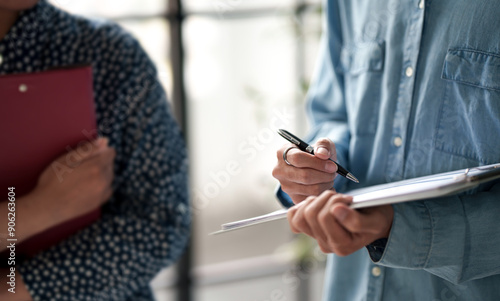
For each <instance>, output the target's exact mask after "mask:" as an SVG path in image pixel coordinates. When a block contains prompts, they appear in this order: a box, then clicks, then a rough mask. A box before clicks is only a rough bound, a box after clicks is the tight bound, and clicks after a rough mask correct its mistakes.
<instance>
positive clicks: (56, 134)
mask: <svg viewBox="0 0 500 301" xmlns="http://www.w3.org/2000/svg"><path fill="white" fill-rule="evenodd" d="M0 107H1V110H0V141H1V145H2V146H1V147H0V191H2V192H3V195H0V202H5V201H6V200H7V193H8V190H7V188H8V187H15V192H16V198H19V197H21V196H22V195H24V194H26V193H28V192H30V191H31V190H32V189H33V188H34V187H35V186H36V183H37V180H38V176H39V175H40V174H41V173H42V171H43V170H44V169H45V168H46V167H47V166H48V165H50V163H51V162H53V161H54V160H55V159H56V158H58V157H59V156H60V155H62V154H64V153H66V152H68V151H70V150H72V149H75V148H76V146H77V145H78V144H79V143H81V142H85V141H90V140H93V139H95V138H96V136H97V130H96V118H95V108H94V94H93V83H92V69H91V67H78V68H72V69H60V70H52V71H46V72H40V73H30V74H17V75H8V76H0ZM66 175H67V174H66ZM63 179H64V175H63ZM2 205H5V204H2ZM19 214H22V212H16V215H19ZM100 214H101V211H100V209H98V210H96V211H93V212H91V213H89V214H85V215H83V216H80V217H78V218H76V219H73V220H70V221H67V222H64V223H62V224H59V225H57V226H55V227H53V228H51V229H48V230H47V231H45V232H42V233H39V234H37V235H35V236H33V237H31V238H29V239H27V240H25V241H23V242H21V243H18V244H17V245H16V253H17V254H20V255H25V256H33V255H34V254H36V253H37V252H39V251H41V250H43V249H46V248H48V247H50V246H52V245H54V244H56V243H58V242H60V241H62V240H64V239H65V238H67V237H69V236H70V235H72V234H74V233H75V232H77V231H78V230H80V229H82V228H84V227H86V226H88V225H90V224H91V223H93V222H94V221H96V220H97V219H99V217H100ZM5 219H6V217H5V218H4V217H2V218H1V220H5Z"/></svg>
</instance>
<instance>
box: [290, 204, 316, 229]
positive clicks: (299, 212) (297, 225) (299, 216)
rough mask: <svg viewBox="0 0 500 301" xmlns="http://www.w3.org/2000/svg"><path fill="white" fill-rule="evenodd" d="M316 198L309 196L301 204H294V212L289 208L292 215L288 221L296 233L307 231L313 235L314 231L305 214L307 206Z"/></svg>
mask: <svg viewBox="0 0 500 301" xmlns="http://www.w3.org/2000/svg"><path fill="white" fill-rule="evenodd" d="M312 200H314V198H313V197H308V198H306V199H305V200H304V201H302V202H301V203H300V204H298V205H295V206H293V207H292V208H291V209H292V212H290V210H291V209H288V210H289V214H290V216H287V217H289V219H288V223H289V224H290V228H291V229H292V231H293V232H294V233H301V232H302V233H305V234H307V235H309V236H311V237H313V236H312V235H313V233H312V231H311V228H310V226H309V224H308V223H307V219H306V218H305V216H304V209H305V208H306V207H307V205H308V204H309V203H310V202H311V201H312Z"/></svg>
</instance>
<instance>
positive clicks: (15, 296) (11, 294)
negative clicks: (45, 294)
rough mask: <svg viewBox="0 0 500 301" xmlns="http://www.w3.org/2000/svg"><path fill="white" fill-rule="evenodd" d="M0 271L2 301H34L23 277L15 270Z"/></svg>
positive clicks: (0, 297) (0, 298)
mask: <svg viewBox="0 0 500 301" xmlns="http://www.w3.org/2000/svg"><path fill="white" fill-rule="evenodd" d="M11 269H12V268H10V269H0V275H1V276H0V278H1V279H2V281H0V300H3V301H29V300H32V298H31V295H30V293H29V292H28V289H27V288H26V285H25V284H24V281H23V279H22V278H21V276H20V275H19V274H18V273H17V272H16V271H15V268H14V270H11Z"/></svg>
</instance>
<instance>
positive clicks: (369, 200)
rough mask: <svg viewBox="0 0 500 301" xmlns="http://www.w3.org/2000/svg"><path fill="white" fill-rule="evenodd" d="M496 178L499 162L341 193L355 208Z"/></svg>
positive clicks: (243, 223)
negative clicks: (350, 200)
mask: <svg viewBox="0 0 500 301" xmlns="http://www.w3.org/2000/svg"><path fill="white" fill-rule="evenodd" d="M497 179H500V163H496V164H491V165H485V166H478V167H474V168H467V169H461V170H456V171H451V172H446V173H440V174H435V175H431V176H425V177H419V178H414V179H409V180H403V181H398V182H393V183H388V184H381V185H375V186H371V187H366V188H361V189H356V190H351V191H348V192H346V193H345V194H346V195H351V196H353V202H352V204H351V208H355V209H359V208H366V207H373V206H381V205H388V204H395V203H402V202H410V201H417V200H423V199H429V198H438V197H443V196H447V195H453V194H457V193H459V192H462V191H466V190H470V189H472V188H475V187H477V186H478V185H479V184H482V183H486V182H489V181H493V180H497ZM297 206H300V204H299V205H297ZM286 214H287V209H281V210H277V211H274V212H271V213H268V214H265V215H261V216H257V217H253V218H249V219H244V220H240V221H235V222H231V223H227V224H223V225H221V230H219V231H217V232H213V233H211V235H214V234H221V233H225V232H228V231H233V230H237V229H241V228H245V227H249V226H253V225H257V224H261V223H265V222H270V221H274V220H279V219H285V218H286Z"/></svg>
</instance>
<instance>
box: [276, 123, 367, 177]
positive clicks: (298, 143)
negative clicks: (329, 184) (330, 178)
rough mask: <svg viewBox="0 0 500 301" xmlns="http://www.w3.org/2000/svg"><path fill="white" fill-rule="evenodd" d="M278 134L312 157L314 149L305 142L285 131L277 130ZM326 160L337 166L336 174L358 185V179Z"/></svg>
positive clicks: (338, 165)
mask: <svg viewBox="0 0 500 301" xmlns="http://www.w3.org/2000/svg"><path fill="white" fill-rule="evenodd" d="M278 134H280V135H281V137H283V138H285V139H286V140H288V141H290V142H291V143H292V144H295V145H296V146H297V147H298V148H299V149H300V150H301V151H303V152H306V153H310V154H311V155H314V148H313V147H312V146H310V145H309V144H307V143H306V142H304V141H302V140H300V139H299V138H298V137H297V136H295V135H294V134H292V133H290V132H288V131H287V130H283V129H279V130H278ZM328 160H330V161H332V162H333V163H335V164H337V173H338V174H339V175H341V176H343V177H345V178H347V179H349V180H351V181H353V182H355V183H359V181H358V179H356V177H355V176H354V175H353V174H352V173H350V172H349V171H348V170H347V169H345V168H343V167H342V166H341V165H340V164H338V163H337V162H335V161H333V160H332V159H330V158H328Z"/></svg>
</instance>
